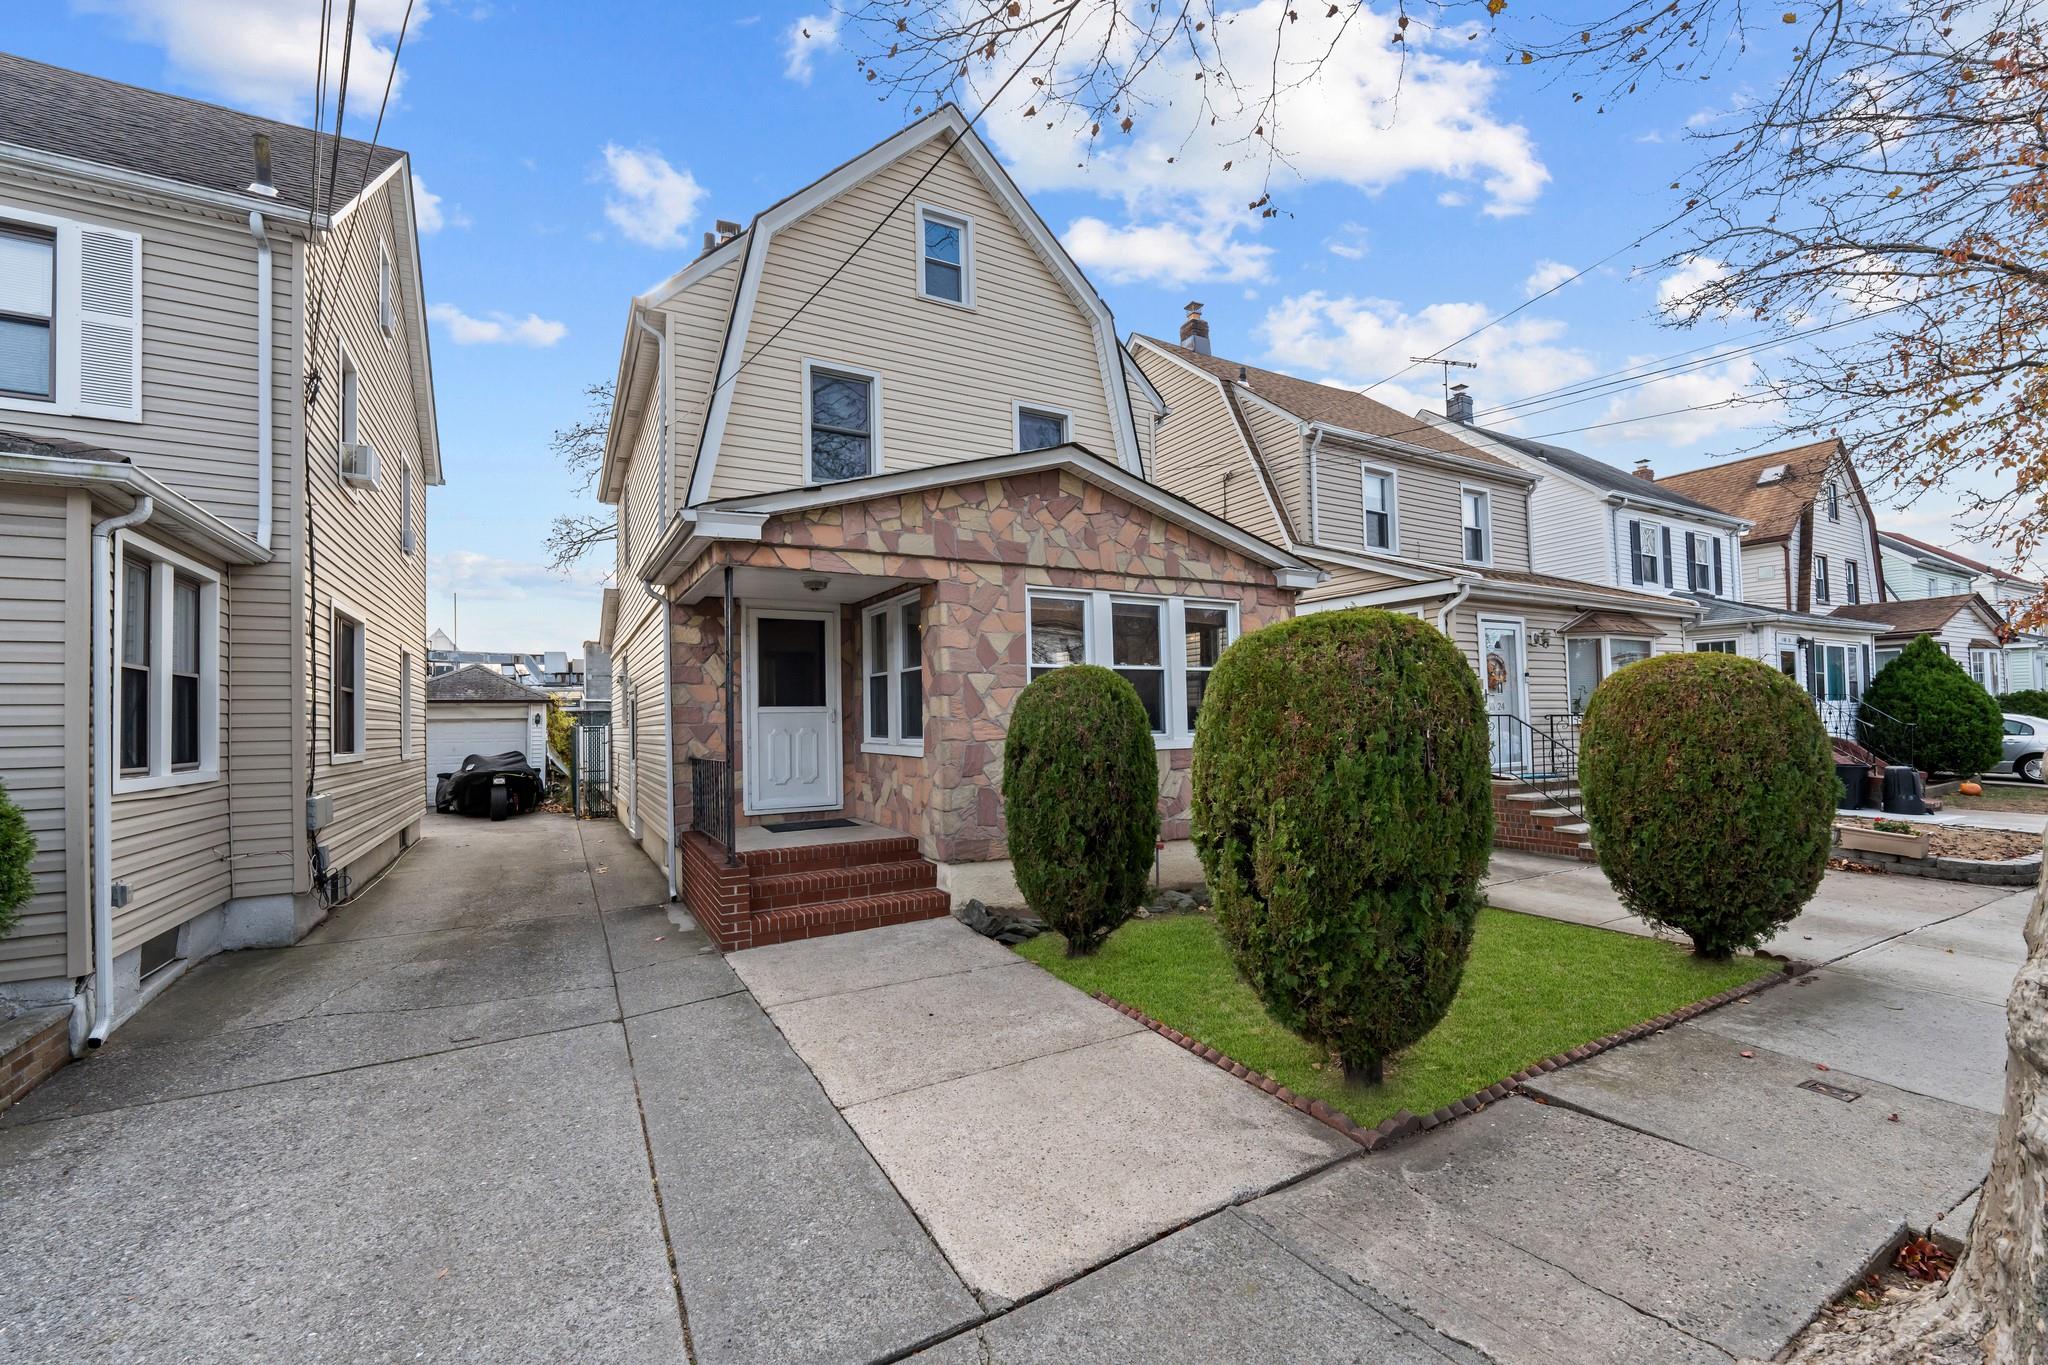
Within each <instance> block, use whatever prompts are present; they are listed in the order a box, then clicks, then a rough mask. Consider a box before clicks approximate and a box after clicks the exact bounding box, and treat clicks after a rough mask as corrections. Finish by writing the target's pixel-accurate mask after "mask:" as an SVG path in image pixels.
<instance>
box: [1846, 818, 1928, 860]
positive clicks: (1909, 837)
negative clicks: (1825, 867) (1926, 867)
mask: <svg viewBox="0 0 2048 1365" xmlns="http://www.w3.org/2000/svg"><path fill="white" fill-rule="evenodd" d="M1929 838H1930V835H1929V834H1928V832H1927V831H1926V830H1924V829H1923V830H1915V831H1914V832H1913V833H1911V834H1892V833H1889V832H1887V831H1885V830H1881V829H1865V828H1863V827H1862V826H1861V825H1836V826H1835V842H1836V844H1838V845H1839V846H1840V847H1842V848H1844V849H1854V850H1859V851H1861V852H1864V853H1891V854H1896V855H1897V856H1898V857H1901V858H1925V857H1926V856H1927V843H1928V840H1929Z"/></svg>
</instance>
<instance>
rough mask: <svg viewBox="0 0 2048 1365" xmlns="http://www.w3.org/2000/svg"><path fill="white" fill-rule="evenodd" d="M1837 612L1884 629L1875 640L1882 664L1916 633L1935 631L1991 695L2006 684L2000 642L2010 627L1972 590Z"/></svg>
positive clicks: (1945, 648) (1936, 639) (1868, 604)
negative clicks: (1867, 621) (2007, 627)
mask: <svg viewBox="0 0 2048 1365" xmlns="http://www.w3.org/2000/svg"><path fill="white" fill-rule="evenodd" d="M1835 614H1836V615H1837V616H1855V617H1859V618H1863V619H1866V620H1869V621H1872V622H1874V623H1876V624H1878V625H1880V626H1882V627H1883V628H1884V634H1882V635H1880V636H1879V637H1878V639H1877V666H1878V667H1879V668H1883V667H1884V666H1885V665H1886V664H1888V663H1890V662H1891V661H1892V660H1893V659H1895V658H1897V657H1898V655H1899V651H1900V650H1902V649H1904V648H1905V647H1906V646H1907V645H1909V644H1911V643H1913V641H1914V639H1915V638H1917V637H1918V636H1922V635H1931V636H1933V637H1934V643H1935V644H1937V645H1939V646H1941V652H1942V653H1944V654H1946V655H1948V656H1949V657H1950V658H1951V659H1954V660H1955V661H1956V662H1957V663H1959V664H1961V665H1962V666H1963V667H1964V668H1965V669H1967V670H1968V671H1969V674H1970V676H1971V677H1972V678H1974V679H1976V681H1977V685H1978V686H1979V687H1982V688H1983V689H1984V690H1985V691H1987V692H1989V693H1991V694H1992V695H1993V696H1996V695H1997V694H1998V693H2000V692H2003V691H2005V690H2006V689H2007V680H2006V677H2005V652H2004V647H2003V646H2002V645H2001V644H2000V643H1999V641H2000V638H2001V636H2002V635H2003V633H2004V631H2005V629H2006V625H2005V618H2004V617H2002V616H2000V615H1999V613H1998V609H1997V608H1996V607H1994V606H1992V605H1991V604H1990V603H1989V602H1987V601H1985V600H1984V599H1983V598H1982V597H1980V596H1979V595H1978V594H1976V593H1974V592H1965V593H1955V594H1951V595H1949V596H1946V597H1914V598H1908V599H1906V600H1904V601H1894V602H1882V603H1879V602H1866V603H1865V604H1864V605H1862V606H1860V607H1840V608H1837V609H1836V612H1835Z"/></svg>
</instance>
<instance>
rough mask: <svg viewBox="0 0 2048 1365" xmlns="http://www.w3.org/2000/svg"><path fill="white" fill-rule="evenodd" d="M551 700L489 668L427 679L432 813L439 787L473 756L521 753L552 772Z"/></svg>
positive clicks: (429, 803) (463, 669)
mask: <svg viewBox="0 0 2048 1365" xmlns="http://www.w3.org/2000/svg"><path fill="white" fill-rule="evenodd" d="M547 747H548V697H547V693H545V692H538V691H535V690H534V689H533V688H531V687H522V686H520V685H519V684H518V683H516V682H513V681H512V680H511V679H510V678H508V677H506V676H505V675H504V674H502V673H500V672H498V671H497V670H496V669H495V668H492V667H491V666H490V665H488V664H464V665H463V666H462V667H461V668H458V669H456V670H455V671H454V672H452V673H443V674H442V675H441V676H440V677H438V678H429V679H427V809H428V810H432V809H433V808H434V787H435V785H436V784H437V783H439V782H440V780H441V774H443V773H452V772H454V771H455V770H456V769H457V768H459V767H461V766H462V760H463V759H465V758H468V757H469V756H470V755H471V754H502V753H504V752H505V751H506V750H508V749H517V750H518V751H519V752H520V753H523V754H525V755H526V761H527V762H528V763H531V764H532V765H533V766H534V767H535V768H538V769H539V770H540V771H541V772H543V773H545V772H546V771H547Z"/></svg>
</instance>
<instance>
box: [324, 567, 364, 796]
mask: <svg viewBox="0 0 2048 1365" xmlns="http://www.w3.org/2000/svg"><path fill="white" fill-rule="evenodd" d="M342 617H347V618H348V619H349V620H350V621H352V622H354V623H355V628H356V700H355V713H356V716H355V720H356V725H355V729H356V747H355V748H354V749H349V750H345V749H337V748H335V747H334V636H335V632H336V631H337V630H338V629H339V627H340V618H342ZM369 662H370V622H369V617H368V615H367V614H365V613H364V611H363V609H362V608H360V607H357V606H354V605H353V604H351V603H349V602H347V601H346V600H344V599H342V598H339V597H330V598H329V599H328V600H327V757H328V759H329V761H331V762H334V763H360V762H362V761H363V760H364V759H366V758H368V757H369V756H370V735H369V728H368V726H367V724H366V722H367V721H368V719H369V707H368V706H367V705H366V704H365V703H366V701H367V698H368V694H369V690H370V688H369V681H370V679H369V671H370V669H369Z"/></svg>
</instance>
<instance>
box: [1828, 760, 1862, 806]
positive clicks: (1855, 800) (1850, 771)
mask: <svg viewBox="0 0 2048 1365" xmlns="http://www.w3.org/2000/svg"><path fill="white" fill-rule="evenodd" d="M1835 777H1836V779H1837V780H1839V781H1840V782H1841V784H1842V794H1841V795H1840V796H1839V797H1838V798H1836V801H1835V805H1836V807H1837V808H1838V809H1841V810H1860V809H1861V808H1862V807H1863V806H1864V805H1866V804H1868V802H1869V800H1870V765H1869V764H1868V763H1837V764H1836V765H1835Z"/></svg>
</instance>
